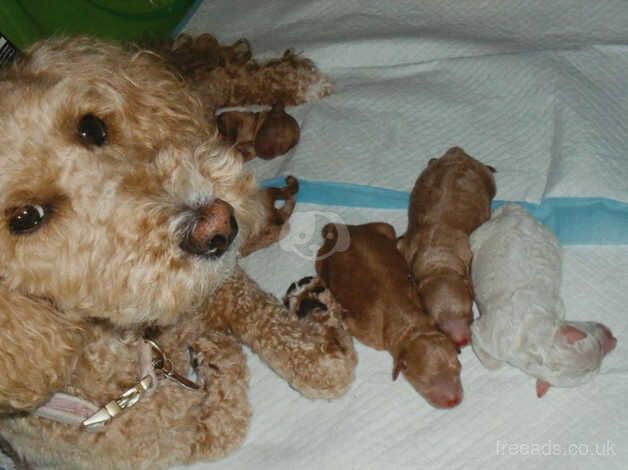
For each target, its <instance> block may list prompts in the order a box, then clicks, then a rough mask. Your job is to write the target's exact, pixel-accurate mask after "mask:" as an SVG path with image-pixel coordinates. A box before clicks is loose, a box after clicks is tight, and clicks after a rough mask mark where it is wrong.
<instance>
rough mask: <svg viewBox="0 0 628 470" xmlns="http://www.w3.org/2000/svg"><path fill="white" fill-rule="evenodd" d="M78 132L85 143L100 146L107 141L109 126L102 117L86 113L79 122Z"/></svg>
mask: <svg viewBox="0 0 628 470" xmlns="http://www.w3.org/2000/svg"><path fill="white" fill-rule="evenodd" d="M78 134H79V137H80V138H81V140H82V141H83V143H85V144H87V145H97V146H98V147H100V146H101V145H104V144H105V142H106V141H107V126H106V125H105V123H104V122H103V120H102V119H100V118H97V117H96V116H94V115H93V114H86V115H85V116H83V117H82V118H81V120H80V121H79V123H78Z"/></svg>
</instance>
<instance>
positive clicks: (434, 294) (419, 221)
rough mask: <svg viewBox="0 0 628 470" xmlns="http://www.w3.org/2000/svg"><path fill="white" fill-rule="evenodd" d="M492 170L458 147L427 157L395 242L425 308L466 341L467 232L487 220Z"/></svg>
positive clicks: (469, 295) (468, 303)
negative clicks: (402, 232)
mask: <svg viewBox="0 0 628 470" xmlns="http://www.w3.org/2000/svg"><path fill="white" fill-rule="evenodd" d="M494 172H495V169H494V168H493V167H490V166H488V165H484V164H483V163H481V162H479V161H478V160H476V159H474V158H472V157H470V156H469V155H467V154H466V153H465V152H464V150H462V149H461V148H458V147H453V148H451V149H449V150H448V151H447V152H446V153H445V155H443V156H442V157H440V158H434V159H432V160H430V162H429V164H428V166H427V168H426V169H425V170H424V171H423V172H422V173H421V175H420V176H419V178H418V179H417V181H416V183H415V185H414V189H413V190H412V194H411V195H410V208H409V211H408V229H407V231H406V234H405V235H404V236H403V237H402V238H401V239H400V240H399V243H398V247H399V250H400V251H401V252H402V253H403V255H404V256H405V258H406V260H407V261H408V263H409V264H410V269H411V270H412V274H413V275H414V279H415V280H416V282H417V287H418V291H419V295H420V297H421V300H422V302H423V305H424V307H425V309H426V310H427V312H428V313H429V314H430V315H431V316H432V317H433V318H434V319H435V320H436V322H437V323H438V325H439V327H440V328H441V329H442V330H443V331H445V332H446V333H447V334H448V335H449V336H450V337H451V338H452V339H453V340H454V342H455V343H456V344H457V345H458V346H460V347H462V346H465V345H466V344H468V342H469V337H470V336H469V335H470V333H469V324H470V323H471V320H472V319H473V313H472V311H471V308H472V305H473V289H472V287H471V281H470V279H469V267H470V264H471V249H470V248H469V235H470V234H471V232H472V231H473V230H475V229H476V228H477V227H478V226H479V225H480V224H482V223H483V222H485V221H486V220H488V218H489V217H490V213H491V200H492V199H493V197H495V192H496V189H495V179H494V178H493V173H494Z"/></svg>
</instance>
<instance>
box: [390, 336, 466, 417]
mask: <svg viewBox="0 0 628 470" xmlns="http://www.w3.org/2000/svg"><path fill="white" fill-rule="evenodd" d="M460 369H461V366H460V361H459V360H458V351H457V350H456V347H455V346H454V343H453V342H452V340H451V339H450V338H449V337H447V335H445V334H444V333H441V332H439V331H436V330H435V331H434V332H432V333H430V334H428V335H420V336H417V337H414V338H410V339H409V340H407V341H405V342H404V344H403V345H402V347H401V349H400V351H399V352H398V353H397V354H396V355H395V360H394V366H393V379H396V378H397V377H398V376H399V373H400V372H401V373H403V375H404V377H405V378H406V380H408V382H409V383H410V384H411V385H412V386H413V387H414V389H415V390H416V391H417V392H418V393H419V394H421V396H422V397H423V398H425V399H426V400H427V401H428V402H429V403H430V404H431V405H432V406H435V407H436V408H452V407H454V406H456V405H458V404H459V403H460V402H461V401H462V396H463V391H462V383H461V381H460Z"/></svg>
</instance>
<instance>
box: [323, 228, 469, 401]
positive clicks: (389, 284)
mask: <svg viewBox="0 0 628 470" xmlns="http://www.w3.org/2000/svg"><path fill="white" fill-rule="evenodd" d="M347 230H348V235H349V236H350V239H351V242H350V245H349V248H348V249H347V250H345V251H336V250H335V247H336V245H337V242H338V236H339V233H340V234H341V235H346V234H347ZM323 237H324V239H325V243H324V245H323V246H322V247H321V249H320V250H319V252H318V258H317V262H316V272H317V273H318V275H319V277H320V280H321V281H322V282H323V284H324V285H325V286H327V288H328V289H329V290H330V291H331V293H332V295H333V296H334V298H335V299H336V300H337V301H338V302H339V303H340V304H341V305H342V307H343V308H342V311H343V317H344V320H345V322H346V325H347V327H348V328H349V331H350V332H351V334H352V335H353V336H355V337H356V338H357V339H358V340H359V341H361V342H362V343H364V344H365V345H367V346H369V347H372V348H375V349H378V350H386V351H388V352H389V353H390V354H391V355H392V356H393V358H394V368H393V379H396V378H397V376H398V375H399V373H400V372H401V373H403V375H404V377H405V378H406V379H407V380H408V382H410V384H412V386H413V387H414V388H415V389H416V391H417V392H419V394H421V395H422V396H423V397H424V398H425V399H426V400H427V401H428V402H429V403H430V404H431V405H432V406H435V407H437V408H451V407H453V406H456V405H457V404H458V403H460V401H461V400H462V386H461V383H460V362H459V361H458V355H457V352H458V351H457V348H456V346H455V345H454V343H453V342H452V341H451V339H450V338H449V337H448V336H447V335H445V334H444V333H442V332H441V331H440V330H439V329H438V327H437V325H436V322H435V321H434V320H433V319H432V318H431V317H430V316H429V315H427V314H426V313H425V311H424V310H423V309H422V307H421V303H420V300H419V297H418V296H417V291H416V285H415V282H414V280H413V278H412V273H411V272H410V270H409V269H408V265H407V263H406V262H405V260H404V258H403V256H402V255H401V253H400V252H399V251H398V250H397V248H396V246H395V243H396V237H395V231H394V229H393V228H392V227H391V226H390V225H388V224H385V223H371V224H366V225H348V226H346V227H345V226H340V225H335V224H328V225H327V226H325V228H324V229H323Z"/></svg>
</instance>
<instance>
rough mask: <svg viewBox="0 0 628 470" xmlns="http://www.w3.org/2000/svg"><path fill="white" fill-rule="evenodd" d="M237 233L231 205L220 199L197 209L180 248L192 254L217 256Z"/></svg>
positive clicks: (223, 251) (227, 246)
mask: <svg viewBox="0 0 628 470" xmlns="http://www.w3.org/2000/svg"><path fill="white" fill-rule="evenodd" d="M237 234H238V223H237V222H236V219H235V217H234V216H233V207H231V205H230V204H228V203H227V202H225V201H223V200H222V199H216V200H215V201H214V202H213V203H212V204H209V205H207V206H203V207H201V208H199V209H198V210H197V216H196V217H195V218H194V219H193V220H192V221H191V222H190V226H189V227H188V230H187V231H186V234H185V236H184V238H183V240H182V241H181V245H180V246H181V249H183V250H184V251H186V252H188V253H191V254H193V255H199V256H206V257H209V258H218V257H220V256H222V255H223V254H224V253H225V251H227V249H229V246H230V245H231V242H233V240H234V239H235V237H236V235H237Z"/></svg>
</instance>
